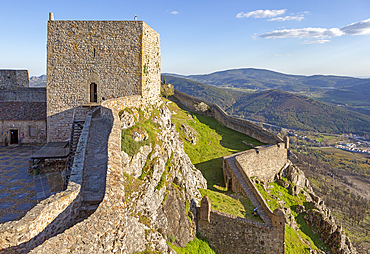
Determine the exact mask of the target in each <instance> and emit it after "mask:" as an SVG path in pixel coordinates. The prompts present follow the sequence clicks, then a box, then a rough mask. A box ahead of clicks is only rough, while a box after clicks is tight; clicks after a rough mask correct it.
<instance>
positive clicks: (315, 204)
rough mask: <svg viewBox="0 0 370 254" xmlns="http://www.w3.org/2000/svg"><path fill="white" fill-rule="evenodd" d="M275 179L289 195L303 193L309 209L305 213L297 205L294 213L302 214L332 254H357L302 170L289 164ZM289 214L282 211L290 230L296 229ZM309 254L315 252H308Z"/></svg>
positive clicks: (302, 208) (285, 210)
mask: <svg viewBox="0 0 370 254" xmlns="http://www.w3.org/2000/svg"><path fill="white" fill-rule="evenodd" d="M283 177H286V178H287V179H288V180H289V181H290V182H291V183H290V184H289V183H287V182H286V181H285V180H284V179H285V178H283ZM275 179H276V181H277V182H278V183H279V184H280V185H281V186H284V187H285V188H289V193H290V194H291V195H299V194H300V193H303V195H304V196H305V199H306V202H308V204H309V207H311V209H309V210H307V211H306V209H305V207H304V206H302V205H298V206H297V208H296V211H297V213H300V214H304V219H305V221H306V222H307V224H308V225H309V226H310V228H311V230H312V231H313V232H314V233H316V234H317V235H319V236H320V238H321V240H322V241H323V242H324V243H326V244H327V245H328V246H329V247H330V249H331V251H332V253H341V254H342V253H345V254H349V253H353V254H354V253H357V251H356V249H355V248H354V247H353V246H352V243H351V241H350V239H349V238H348V237H347V236H346V234H345V232H344V231H343V230H342V227H341V226H338V225H337V224H336V222H335V219H334V217H333V216H332V214H331V211H330V209H329V208H328V207H326V205H325V203H324V201H323V200H322V199H321V198H320V197H318V196H316V195H315V193H314V192H313V189H312V187H311V185H310V182H309V180H308V179H307V178H306V177H305V175H304V173H303V171H302V170H300V169H299V168H298V167H296V166H294V165H293V164H292V163H290V162H289V164H288V165H287V166H286V167H284V168H283V169H282V170H281V171H280V172H279V173H278V174H277V175H276V177H275ZM287 185H288V186H287ZM290 212H291V211H290V209H287V208H285V209H284V214H285V220H286V223H287V224H288V225H289V226H291V227H292V228H295V229H297V227H296V222H295V220H294V217H293V216H292V215H291V213H290ZM310 253H315V252H314V251H313V250H310ZM320 253H321V252H320Z"/></svg>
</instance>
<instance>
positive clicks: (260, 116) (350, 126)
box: [233, 90, 370, 134]
mask: <svg viewBox="0 0 370 254" xmlns="http://www.w3.org/2000/svg"><path fill="white" fill-rule="evenodd" d="M233 110H234V112H235V114H239V115H241V116H244V117H246V118H252V119H254V120H257V121H262V122H268V123H272V124H275V125H278V126H282V127H285V128H292V129H300V130H311V131H317V132H321V133H325V132H326V133H339V134H340V133H360V134H365V133H370V117H369V116H366V115H363V114H359V113H355V112H352V111H348V110H346V109H344V108H341V107H335V106H331V105H329V104H325V103H322V102H319V101H317V100H314V99H311V98H308V97H305V96H300V95H296V94H291V93H288V92H284V91H280V90H268V91H264V92H260V93H254V94H244V96H242V97H241V98H240V99H239V100H238V101H237V102H236V103H235V104H234V105H233Z"/></svg>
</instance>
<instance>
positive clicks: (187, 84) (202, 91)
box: [163, 75, 236, 108]
mask: <svg viewBox="0 0 370 254" xmlns="http://www.w3.org/2000/svg"><path fill="white" fill-rule="evenodd" d="M163 77H165V78H166V82H167V83H170V84H172V85H174V87H175V89H177V90H179V91H181V92H184V93H186V94H189V95H192V96H195V97H198V98H201V99H203V100H206V101H209V102H212V103H216V104H218V105H220V106H221V107H223V108H228V107H231V106H232V105H233V104H234V103H235V102H236V100H235V96H236V94H235V92H233V91H227V90H224V89H220V88H217V87H214V86H210V85H207V84H203V83H200V82H196V81H193V80H190V79H185V78H179V77H173V76H166V75H163Z"/></svg>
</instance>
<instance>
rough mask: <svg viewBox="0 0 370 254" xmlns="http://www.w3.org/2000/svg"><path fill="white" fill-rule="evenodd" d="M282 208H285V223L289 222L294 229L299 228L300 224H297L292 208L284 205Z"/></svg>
mask: <svg viewBox="0 0 370 254" xmlns="http://www.w3.org/2000/svg"><path fill="white" fill-rule="evenodd" d="M282 210H283V213H284V215H285V223H286V224H288V226H290V227H291V228H293V229H294V230H297V229H298V225H297V222H296V221H295V219H294V216H293V215H292V211H291V210H290V208H286V207H283V209H282Z"/></svg>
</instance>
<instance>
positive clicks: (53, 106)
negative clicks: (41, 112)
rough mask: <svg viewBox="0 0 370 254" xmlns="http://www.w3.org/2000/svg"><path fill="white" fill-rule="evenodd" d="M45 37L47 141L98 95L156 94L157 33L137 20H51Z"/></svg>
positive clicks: (66, 131)
mask: <svg viewBox="0 0 370 254" xmlns="http://www.w3.org/2000/svg"><path fill="white" fill-rule="evenodd" d="M49 17H51V18H49V21H48V40H47V129H48V142H51V141H61V140H66V139H68V138H69V135H70V126H71V123H72V121H73V117H74V118H79V119H83V118H84V117H85V116H86V114H87V112H88V111H89V110H90V109H91V107H94V106H97V105H99V104H100V103H101V102H102V101H104V100H109V99H114V98H119V97H123V96H130V95H141V96H142V97H145V98H149V97H156V96H159V93H160V73H161V72H160V64H161V62H160V37H159V34H158V33H157V32H156V31H154V30H153V29H152V28H151V27H149V26H148V25H147V24H146V23H144V22H143V21H59V20H58V21H55V20H54V18H53V15H50V16H49Z"/></svg>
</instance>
